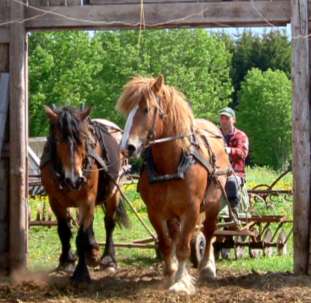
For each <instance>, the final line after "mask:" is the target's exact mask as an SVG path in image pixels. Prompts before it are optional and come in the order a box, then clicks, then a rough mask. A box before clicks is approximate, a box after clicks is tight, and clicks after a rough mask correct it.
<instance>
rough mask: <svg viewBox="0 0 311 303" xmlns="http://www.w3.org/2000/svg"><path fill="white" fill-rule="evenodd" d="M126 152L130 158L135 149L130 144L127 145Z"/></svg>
mask: <svg viewBox="0 0 311 303" xmlns="http://www.w3.org/2000/svg"><path fill="white" fill-rule="evenodd" d="M127 150H128V153H129V155H130V156H131V155H133V153H134V152H135V151H136V147H135V146H134V145H132V144H129V145H128V146H127Z"/></svg>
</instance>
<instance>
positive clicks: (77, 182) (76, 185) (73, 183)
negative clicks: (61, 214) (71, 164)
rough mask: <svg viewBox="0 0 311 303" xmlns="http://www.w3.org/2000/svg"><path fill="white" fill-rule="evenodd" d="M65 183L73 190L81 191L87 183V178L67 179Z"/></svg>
mask: <svg viewBox="0 0 311 303" xmlns="http://www.w3.org/2000/svg"><path fill="white" fill-rule="evenodd" d="M65 183H66V185H67V186H68V187H69V188H70V189H72V190H80V189H81V186H82V185H83V184H85V183H86V177H85V176H78V177H77V178H65Z"/></svg>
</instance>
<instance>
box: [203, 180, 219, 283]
mask: <svg viewBox="0 0 311 303" xmlns="http://www.w3.org/2000/svg"><path fill="white" fill-rule="evenodd" d="M221 197H222V191H221V189H220V187H219V185H218V184H216V183H211V184H210V185H209V188H208V192H207V200H206V203H205V221H204V235H205V238H206V248H205V252H204V256H203V258H202V261H201V264H200V266H199V268H200V278H201V279H215V278H216V262H215V256H214V245H213V242H214V241H213V240H214V232H215V230H216V227H217V218H218V213H219V210H220V199H221Z"/></svg>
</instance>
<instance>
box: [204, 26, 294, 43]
mask: <svg viewBox="0 0 311 303" xmlns="http://www.w3.org/2000/svg"><path fill="white" fill-rule="evenodd" d="M276 29H278V30H284V31H285V32H286V34H287V36H288V38H289V40H290V39H291V27H290V24H288V25H287V26H283V27H273V28H271V27H244V28H243V27H236V28H234V27H228V28H212V29H207V31H209V32H225V33H227V34H230V35H232V36H234V35H238V34H240V33H242V32H243V31H245V30H246V31H251V32H253V33H256V34H258V35H262V34H264V33H266V32H269V31H271V30H276Z"/></svg>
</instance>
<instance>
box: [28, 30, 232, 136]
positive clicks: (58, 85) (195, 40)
mask: <svg viewBox="0 0 311 303" xmlns="http://www.w3.org/2000/svg"><path fill="white" fill-rule="evenodd" d="M230 61H231V55H230V53H229V52H228V51H226V49H225V45H224V43H223V42H222V41H221V40H220V39H219V38H217V37H212V36H210V35H209V34H208V32H207V31H205V30H201V29H198V30H153V31H151V30H150V31H145V32H144V33H143V36H142V39H141V41H140V43H139V44H138V32H137V31H107V32H98V33H95V34H94V35H93V36H91V35H90V34H88V33H86V32H66V33H33V34H32V35H31V36H30V111H31V134H32V135H43V134H45V133H46V130H47V123H46V118H45V115H44V113H43V111H42V105H43V104H72V105H78V104H81V103H82V104H84V103H87V104H89V105H92V106H93V107H94V113H93V115H94V116H96V117H104V118H107V119H110V120H112V121H115V122H117V123H119V124H122V123H123V119H122V117H120V116H119V115H118V114H117V113H116V111H115V109H114V106H115V103H116V100H117V98H118V96H119V95H120V93H121V89H122V86H123V85H124V84H125V83H126V82H127V81H128V80H129V79H130V78H131V77H132V76H134V75H136V74H142V75H154V76H156V75H158V74H163V75H164V76H165V77H166V82H167V83H168V84H170V85H174V86H176V87H178V88H179V89H180V90H182V91H183V92H184V93H185V95H186V96H187V98H188V99H189V100H191V102H192V105H193V109H194V112H195V113H196V115H197V116H199V117H212V115H213V113H215V112H217V110H218V109H219V108H220V107H222V106H224V105H226V104H228V103H229V101H230V95H231V93H232V85H231V79H230V75H229V72H230Z"/></svg>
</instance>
